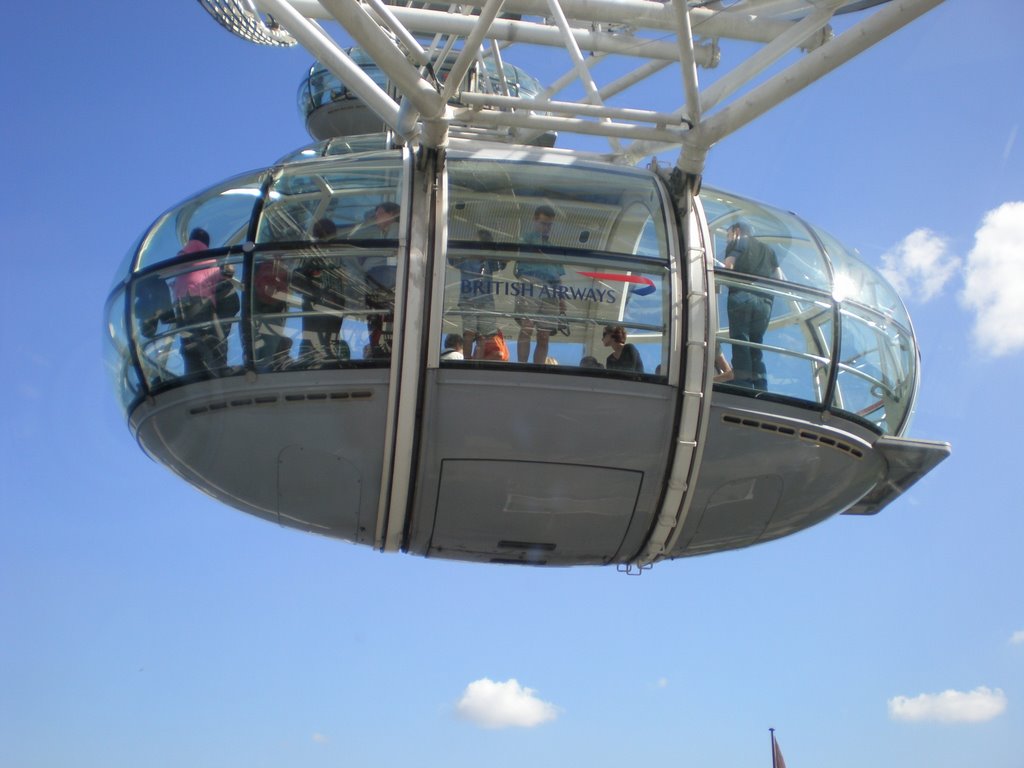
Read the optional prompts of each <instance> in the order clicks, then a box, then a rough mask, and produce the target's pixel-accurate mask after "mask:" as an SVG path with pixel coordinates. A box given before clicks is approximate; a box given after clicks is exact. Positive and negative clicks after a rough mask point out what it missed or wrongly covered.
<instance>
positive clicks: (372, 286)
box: [361, 200, 402, 358]
mask: <svg viewBox="0 0 1024 768" xmlns="http://www.w3.org/2000/svg"><path fill="white" fill-rule="evenodd" d="M401 214H402V208H401V206H400V205H399V204H398V203H395V202H392V201H390V200H388V201H385V202H382V203H380V204H379V205H377V206H376V207H375V208H374V209H373V210H372V211H368V212H367V215H368V219H369V220H370V221H371V222H372V226H371V227H370V230H369V233H368V234H367V235H366V237H368V238H372V239H375V240H397V239H398V221H399V217H400V216H401ZM361 266H362V268H363V272H364V274H365V275H366V307H367V309H379V310H384V311H383V312H381V313H379V314H378V313H374V314H371V315H369V316H367V318H366V328H367V331H368V332H369V334H370V355H369V356H370V357H371V358H388V357H390V356H391V343H392V339H393V336H394V323H395V280H396V277H397V272H398V256H397V253H396V252H394V251H392V252H391V253H390V254H387V255H384V254H382V255H379V256H367V257H366V258H364V259H363V260H362V262H361Z"/></svg>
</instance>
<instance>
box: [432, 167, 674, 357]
mask: <svg viewBox="0 0 1024 768" xmlns="http://www.w3.org/2000/svg"><path fill="white" fill-rule="evenodd" d="M448 171H449V176H448V190H449V201H448V252H447V254H446V256H447V261H446V273H445V295H444V317H443V336H445V337H448V335H449V334H456V335H462V336H463V341H464V343H465V348H464V350H463V355H464V357H466V358H470V359H477V360H492V361H494V360H501V361H509V362H519V363H533V364H538V365H545V364H546V365H563V366H565V365H568V366H574V367H582V368H591V369H594V370H598V369H601V368H606V367H607V366H609V364H611V367H612V370H613V371H614V372H617V373H623V374H628V375H639V374H648V375H649V374H658V373H660V371H659V367H660V366H661V365H662V364H663V362H664V360H665V359H666V356H667V350H668V333H667V325H668V321H667V318H668V310H669V303H668V298H667V296H668V287H669V283H668V237H667V234H666V230H665V223H664V213H663V210H662V199H661V196H660V194H659V190H658V187H657V185H656V182H655V180H654V178H653V176H651V175H650V174H646V173H636V172H631V171H628V170H626V169H623V170H622V171H621V172H620V171H616V170H610V169H596V168H590V167H587V166H582V165H558V166H552V165H550V164H544V165H541V164H538V163H532V162H513V161H501V162H496V161H494V160H483V159H475V158H450V159H449V162H448ZM608 327H613V328H619V329H620V330H619V331H616V333H621V334H622V335H623V336H624V337H626V338H628V342H627V343H628V344H629V345H630V349H629V350H619V351H618V354H615V352H616V349H615V347H614V346H612V342H611V339H610V338H609V337H608V336H607V335H606V334H605V330H606V328H608ZM495 337H499V338H500V341H496V340H495ZM442 359H445V358H444V357H442ZM627 365H628V367H627Z"/></svg>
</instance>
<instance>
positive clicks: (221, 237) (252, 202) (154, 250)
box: [136, 171, 265, 270]
mask: <svg viewBox="0 0 1024 768" xmlns="http://www.w3.org/2000/svg"><path fill="white" fill-rule="evenodd" d="M264 176H265V174H264V173H263V172H262V171H261V172H258V173H249V174H245V175H243V176H236V177H235V178H234V179H231V180H229V181H226V182H224V183H222V184H218V185H216V186H215V187H211V188H210V189H208V190H206V191H205V192H203V193H202V194H200V195H198V196H196V197H194V198H191V199H189V200H187V201H186V202H184V203H182V204H181V205H179V206H178V207H176V208H172V209H171V210H169V211H168V212H167V213H165V214H163V215H162V216H161V217H160V218H159V219H157V222H156V224H154V225H153V227H152V228H151V229H150V231H149V233H148V234H147V235H146V237H145V240H144V241H143V243H142V248H141V250H140V253H139V262H138V265H137V266H136V269H137V270H140V269H145V268H146V267H150V266H153V265H156V264H160V263H162V262H165V261H169V260H170V259H173V258H175V257H176V256H179V255H181V254H180V252H181V250H182V248H184V247H185V245H186V243H187V242H188V239H189V233H190V232H192V230H193V229H196V228H201V229H204V230H205V231H206V232H207V234H208V235H209V238H210V242H209V247H210V248H224V247H227V246H231V245H237V244H240V243H242V242H244V241H245V238H246V235H247V234H248V231H249V223H250V221H251V220H252V214H253V210H254V208H255V206H256V203H257V202H258V201H259V196H260V185H261V182H262V180H263V178H264Z"/></svg>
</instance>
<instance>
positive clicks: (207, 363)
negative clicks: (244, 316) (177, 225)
mask: <svg viewBox="0 0 1024 768" xmlns="http://www.w3.org/2000/svg"><path fill="white" fill-rule="evenodd" d="M209 247H210V235H209V233H207V232H206V230H204V229H200V228H198V227H196V228H195V229H193V230H192V231H191V232H190V233H189V236H188V242H187V243H185V247H184V248H182V249H181V250H180V251H179V252H178V256H187V255H189V254H193V253H201V252H202V251H205V250H207V249H208V248H209ZM200 263H201V264H203V265H204V266H201V267H200V268H199V269H194V270H192V271H191V272H186V273H184V274H182V275H180V276H179V277H177V278H175V280H174V299H175V305H176V310H177V311H176V314H177V317H178V323H179V325H180V327H181V329H182V332H181V357H182V359H183V361H184V363H185V375H190V374H209V373H217V372H220V371H222V370H223V369H224V368H226V367H227V351H228V341H227V329H229V328H230V327H231V325H230V322H231V321H230V319H228V318H231V317H233V316H234V315H236V314H237V313H238V295H237V294H236V293H235V292H234V286H233V285H232V281H231V278H232V276H233V275H234V270H233V269H232V267H231V265H230V264H226V265H224V266H218V265H217V263H216V261H215V260H213V259H210V260H209V261H203V262H200ZM206 264H209V266H205V265H206ZM225 319H226V322H225Z"/></svg>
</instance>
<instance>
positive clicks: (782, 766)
mask: <svg viewBox="0 0 1024 768" xmlns="http://www.w3.org/2000/svg"><path fill="white" fill-rule="evenodd" d="M772 768H786V761H785V760H783V759H782V750H781V749H779V742H777V741H776V740H775V731H774V729H773V730H772Z"/></svg>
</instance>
